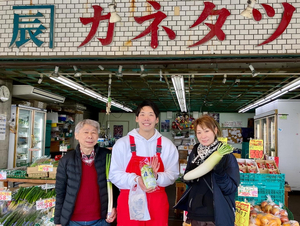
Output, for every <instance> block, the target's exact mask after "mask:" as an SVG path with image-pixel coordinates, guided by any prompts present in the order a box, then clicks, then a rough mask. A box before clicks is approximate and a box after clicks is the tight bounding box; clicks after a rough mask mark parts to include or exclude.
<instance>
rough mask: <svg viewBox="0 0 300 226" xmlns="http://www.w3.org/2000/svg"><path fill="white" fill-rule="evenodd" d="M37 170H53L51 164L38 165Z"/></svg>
mask: <svg viewBox="0 0 300 226" xmlns="http://www.w3.org/2000/svg"><path fill="white" fill-rule="evenodd" d="M38 171H42V172H53V165H50V164H49V165H39V166H38Z"/></svg>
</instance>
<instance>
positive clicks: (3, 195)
mask: <svg viewBox="0 0 300 226" xmlns="http://www.w3.org/2000/svg"><path fill="white" fill-rule="evenodd" d="M0 200H1V201H10V200H11V191H1V192H0Z"/></svg>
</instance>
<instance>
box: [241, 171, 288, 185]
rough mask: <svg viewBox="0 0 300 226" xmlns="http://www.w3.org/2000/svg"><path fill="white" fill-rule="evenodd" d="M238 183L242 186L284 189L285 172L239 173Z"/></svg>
mask: <svg viewBox="0 0 300 226" xmlns="http://www.w3.org/2000/svg"><path fill="white" fill-rule="evenodd" d="M240 183H241V185H243V186H253V185H254V186H256V187H258V188H259V187H267V188H272V189H284V184H285V174H257V173H240Z"/></svg>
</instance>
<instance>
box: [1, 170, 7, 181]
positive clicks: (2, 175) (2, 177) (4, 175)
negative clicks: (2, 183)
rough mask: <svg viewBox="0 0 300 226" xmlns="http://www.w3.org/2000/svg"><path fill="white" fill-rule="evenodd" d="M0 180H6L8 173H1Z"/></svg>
mask: <svg viewBox="0 0 300 226" xmlns="http://www.w3.org/2000/svg"><path fill="white" fill-rule="evenodd" d="M0 180H6V171H1V172H0Z"/></svg>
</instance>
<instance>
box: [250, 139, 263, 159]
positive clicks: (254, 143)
mask: <svg viewBox="0 0 300 226" xmlns="http://www.w3.org/2000/svg"><path fill="white" fill-rule="evenodd" d="M263 154H264V141H263V140H250V142H249V158H255V159H259V158H262V157H263Z"/></svg>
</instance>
